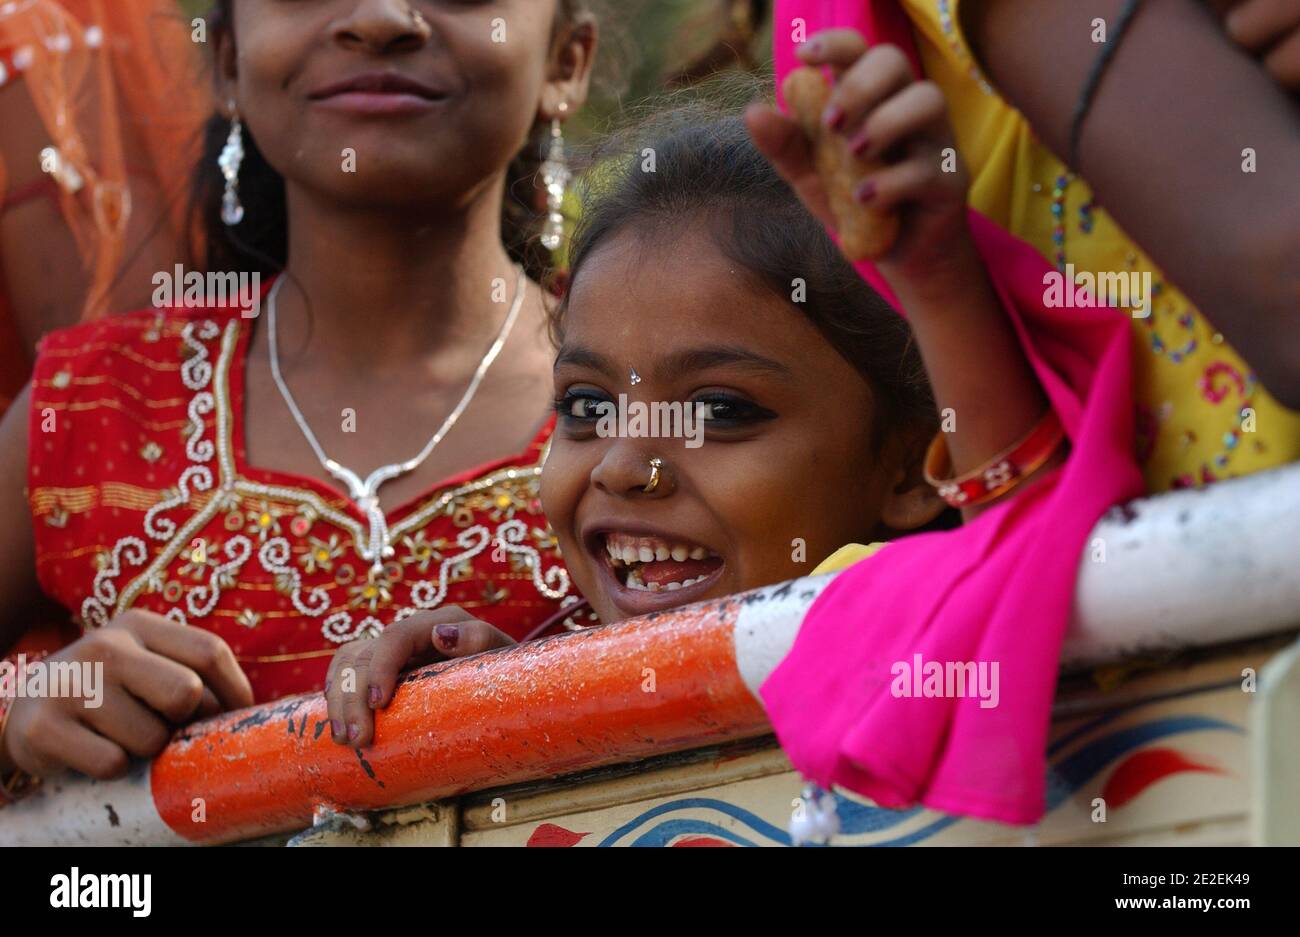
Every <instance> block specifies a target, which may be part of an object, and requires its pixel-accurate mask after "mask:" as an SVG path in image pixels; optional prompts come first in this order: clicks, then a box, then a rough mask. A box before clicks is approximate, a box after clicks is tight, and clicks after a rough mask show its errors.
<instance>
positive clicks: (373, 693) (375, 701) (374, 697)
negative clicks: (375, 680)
mask: <svg viewBox="0 0 1300 937" xmlns="http://www.w3.org/2000/svg"><path fill="white" fill-rule="evenodd" d="M370 705H371V706H378V705H379V687H377V686H372V687H371V688H370Z"/></svg>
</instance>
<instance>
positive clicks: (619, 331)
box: [564, 224, 839, 370]
mask: <svg viewBox="0 0 1300 937" xmlns="http://www.w3.org/2000/svg"><path fill="white" fill-rule="evenodd" d="M795 276H797V274H796V273H792V274H791V279H793V278H794V277H795ZM564 340H565V345H566V346H568V345H577V344H580V345H582V346H584V347H586V348H589V349H591V350H593V351H598V352H600V353H601V354H604V355H609V356H614V357H616V358H618V359H619V360H620V361H623V360H626V359H628V358H630V357H637V358H640V359H641V360H653V359H654V358H659V357H665V356H667V355H669V354H672V353H673V352H674V351H677V350H680V349H682V348H685V347H690V346H698V345H701V344H705V343H710V344H712V343H724V344H728V345H731V346H735V347H744V348H748V349H751V350H753V351H756V352H758V353H760V354H763V355H765V356H767V357H769V358H772V359H775V360H777V361H781V362H782V363H786V364H789V365H790V366H791V368H792V369H793V370H804V369H806V368H807V367H808V366H810V365H811V366H817V361H818V359H820V358H822V357H823V356H824V355H829V356H831V357H835V358H838V357H839V356H838V354H837V353H836V352H835V350H834V349H833V348H832V347H831V345H830V343H829V342H827V341H826V339H825V338H824V337H823V336H822V335H821V333H820V332H819V331H818V330H817V328H816V327H815V326H814V325H813V324H812V322H811V321H810V320H809V319H808V317H807V316H804V315H803V314H801V313H800V312H799V311H798V310H797V309H796V308H795V307H794V306H793V305H792V304H791V303H789V302H787V301H786V300H785V299H783V298H782V297H781V296H780V295H778V294H776V293H775V292H773V291H772V290H771V289H770V288H768V287H767V286H766V285H764V284H761V283H760V282H758V280H757V279H756V277H755V276H754V275H753V274H752V273H750V272H749V271H748V270H746V269H745V268H744V267H742V266H741V265H740V264H738V263H736V262H735V261H733V260H731V259H730V258H729V257H727V256H726V255H725V254H723V252H722V250H721V249H720V248H719V247H718V245H717V243H716V241H715V240H714V238H713V237H712V235H711V234H709V232H708V231H707V230H706V229H704V228H703V227H702V226H701V225H698V224H695V225H690V226H682V227H675V226H670V225H656V226H655V227H653V228H650V229H646V230H643V231H633V230H630V229H623V230H621V231H619V232H616V233H614V234H612V235H610V236H609V237H608V238H607V240H606V241H604V242H603V243H601V244H600V245H599V246H598V247H597V248H596V249H595V250H594V251H593V252H592V253H591V254H590V255H589V256H588V257H587V258H586V260H585V261H584V262H583V265H582V267H581V268H580V270H579V271H578V275H577V276H576V277H575V278H574V281H573V284H572V287H571V293H570V296H569V303H568V307H567V310H566V313H565V318H564Z"/></svg>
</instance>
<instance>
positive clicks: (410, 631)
mask: <svg viewBox="0 0 1300 937" xmlns="http://www.w3.org/2000/svg"><path fill="white" fill-rule="evenodd" d="M514 643H515V640H514V638H512V637H510V635H508V634H505V633H504V632H502V631H498V630H497V629H496V628H493V627H492V626H491V625H489V624H488V623H487V622H485V621H479V620H478V619H477V618H475V617H474V616H473V615H471V614H469V613H468V612H466V611H465V610H464V609H462V608H458V607H456V606H454V605H450V606H447V607H446V608H440V609H436V610H434V611H431V612H417V613H416V614H414V615H412V616H411V617H410V618H405V619H403V620H402V621H398V622H394V623H393V624H391V625H389V626H388V627H387V628H386V629H384V631H383V633H382V634H380V635H379V637H377V638H369V639H367V640H363V641H353V642H351V643H349V644H345V645H344V646H343V647H341V648H339V650H338V653H336V654H335V655H334V659H333V660H332V661H331V662H330V669H329V676H328V677H326V679H325V701H326V703H327V704H328V706H329V717H330V734H331V736H332V738H333V739H334V741H335V742H338V743H339V744H340V745H348V746H351V747H354V748H361V747H364V746H366V745H369V744H370V742H371V741H372V740H373V739H374V729H375V717H374V710H376V709H383V708H384V707H386V706H387V705H388V704H389V703H390V702H391V701H392V699H393V691H394V690H396V689H397V678H398V676H399V675H400V674H401V673H402V672H403V671H406V670H410V669H412V668H414V667H418V666H421V665H423V664H428V663H432V662H433V661H437V660H446V659H449V658H453V657H470V656H471V655H473V654H480V653H482V652H483V651H490V650H492V649H493V648H497V647H507V646H508V645H511V644H514Z"/></svg>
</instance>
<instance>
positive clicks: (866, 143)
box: [849, 133, 871, 156]
mask: <svg viewBox="0 0 1300 937" xmlns="http://www.w3.org/2000/svg"><path fill="white" fill-rule="evenodd" d="M870 146H871V140H870V139H869V138H868V137H867V135H866V134H865V133H860V134H858V135H857V136H856V137H854V139H853V141H852V142H851V143H849V149H850V150H852V151H853V155H854V156H861V155H862V154H863V153H865V152H866V151H867V148H868V147H870Z"/></svg>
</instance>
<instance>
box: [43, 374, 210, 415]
mask: <svg viewBox="0 0 1300 937" xmlns="http://www.w3.org/2000/svg"><path fill="white" fill-rule="evenodd" d="M68 378H71V379H70V380H69V379H68ZM61 380H62V382H61V383H60V381H61ZM35 384H36V386H37V387H53V388H55V389H57V390H63V389H64V388H66V387H68V386H69V385H72V386H74V387H97V386H99V385H100V384H107V385H109V386H110V387H112V388H114V389H115V390H120V391H121V392H122V393H124V394H126V395H127V396H128V397H130V398H131V399H132V400H134V401H135V402H136V403H139V404H143V405H144V406H146V407H148V408H149V409H150V410H166V409H168V408H170V407H183V406H186V405H187V404H188V403H189V402H190V401H189V398H188V397H170V398H168V399H166V400H153V399H151V398H149V397H147V396H145V395H144V394H143V393H141V392H140V391H139V390H137V389H136V388H134V387H132V386H131V385H130V384H126V383H123V382H122V381H119V380H118V379H117V378H115V377H111V376H109V375H107V374H101V375H97V376H95V377H72V376H71V374H69V373H68V372H67V371H60V372H58V373H57V374H55V375H54V378H53V379H52V380H48V381H36V382H35Z"/></svg>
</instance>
